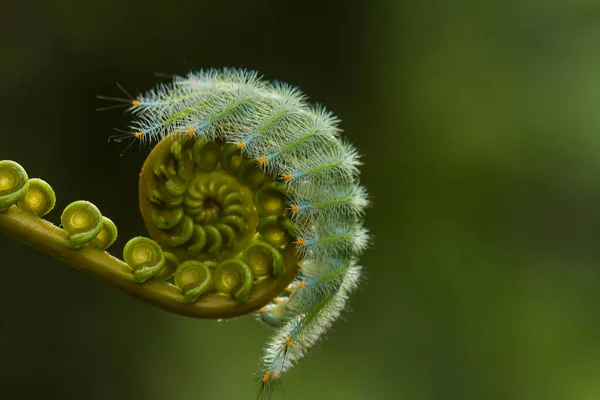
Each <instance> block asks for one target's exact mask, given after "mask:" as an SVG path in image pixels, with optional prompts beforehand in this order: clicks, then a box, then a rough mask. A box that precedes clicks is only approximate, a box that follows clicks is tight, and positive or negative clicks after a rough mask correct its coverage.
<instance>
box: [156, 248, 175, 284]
mask: <svg viewBox="0 0 600 400" xmlns="http://www.w3.org/2000/svg"><path fill="white" fill-rule="evenodd" d="M164 254H165V266H164V267H163V269H162V270H161V271H160V272H159V273H158V275H155V276H154V279H156V280H157V281H161V282H162V281H166V280H167V279H170V278H171V277H172V276H173V274H174V273H175V271H176V270H177V267H179V259H178V258H177V256H176V255H175V254H173V253H169V252H168V251H165V252H164Z"/></svg>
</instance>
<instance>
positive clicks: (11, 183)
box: [0, 160, 29, 212]
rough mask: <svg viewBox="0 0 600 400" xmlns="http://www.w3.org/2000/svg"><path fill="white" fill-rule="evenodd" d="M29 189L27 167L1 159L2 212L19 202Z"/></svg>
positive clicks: (0, 192)
mask: <svg viewBox="0 0 600 400" xmlns="http://www.w3.org/2000/svg"><path fill="white" fill-rule="evenodd" d="M28 190H29V177H28V176H27V172H25V169H24V168H23V167H21V165H19V164H18V163H16V162H14V161H10V160H3V161H0V212H3V211H6V210H8V208H9V207H10V206H12V205H14V204H17V202H18V201H19V200H21V199H22V198H23V197H24V196H25V194H26V193H27V191H28Z"/></svg>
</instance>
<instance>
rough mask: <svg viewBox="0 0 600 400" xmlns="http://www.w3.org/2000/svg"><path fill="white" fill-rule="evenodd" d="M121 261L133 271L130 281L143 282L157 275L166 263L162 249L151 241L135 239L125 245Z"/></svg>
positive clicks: (142, 238)
mask: <svg viewBox="0 0 600 400" xmlns="http://www.w3.org/2000/svg"><path fill="white" fill-rule="evenodd" d="M123 260H125V262H126V263H127V265H129V267H130V268H131V269H132V270H133V276H132V280H133V281H135V282H140V283H141V282H145V281H147V280H148V279H150V278H152V277H153V276H156V275H158V274H159V273H160V272H161V270H162V269H163V267H164V266H165V263H166V257H165V254H164V253H163V251H162V249H161V248H160V246H159V245H158V243H156V242H155V241H154V240H152V239H148V238H145V237H141V236H139V237H135V238H133V239H131V240H130V241H129V242H127V244H126V245H125V248H124V249H123Z"/></svg>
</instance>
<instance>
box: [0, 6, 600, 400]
mask: <svg viewBox="0 0 600 400" xmlns="http://www.w3.org/2000/svg"><path fill="white" fill-rule="evenodd" d="M599 38H600V2H598V1H595V0H587V1H583V0H579V1H576V0H572V1H568V0H563V1H559V0H554V1H552V0H547V1H543V0H520V1H519V0H498V1H484V0H472V1H447V0H429V1H414V0H412V1H404V0H395V1H394V0H388V1H379V2H377V1H358V0H356V1H343V2H342V1H340V2H322V1H318V0H308V1H302V2H291V1H283V0H280V1H275V0H270V1H250V0H245V1H217V0H214V1H201V0H193V1H158V0H144V1H126V0H125V1H124V0H104V1H94V2H91V1H89V2H88V1H81V0H56V1H42V0H37V1H35V0H30V1H23V0H2V1H0V159H7V158H8V159H14V160H16V161H18V162H20V163H21V164H23V166H25V168H26V169H27V170H28V172H29V173H30V175H31V176H35V177H42V178H43V179H45V180H47V181H48V182H50V183H52V185H53V187H54V188H55V190H56V191H57V194H58V205H57V210H55V211H54V212H53V213H52V214H50V215H49V217H48V218H49V219H50V220H52V221H54V222H58V220H59V215H60V211H59V210H61V209H62V208H64V207H65V206H66V205H67V204H68V203H69V202H71V201H73V200H77V199H88V200H90V201H93V202H94V203H95V204H97V205H98V206H99V207H100V209H101V210H102V211H103V213H104V214H106V215H107V216H109V217H110V218H112V219H113V220H114V221H115V222H116V223H117V225H118V226H119V228H120V234H121V235H120V239H119V241H118V242H117V244H116V245H115V246H114V247H113V252H114V253H117V254H119V253H120V249H121V248H122V246H123V244H124V243H125V241H126V239H127V238H130V237H133V236H137V235H139V234H143V233H144V228H143V223H142V221H141V217H140V216H139V215H138V212H137V205H136V196H137V195H136V185H137V174H138V171H139V167H140V165H141V163H142V161H143V158H144V155H145V154H146V153H147V151H148V149H140V148H139V147H138V146H137V145H134V146H132V147H131V148H130V149H129V150H127V151H125V153H124V155H123V156H121V153H122V152H123V150H124V148H125V144H124V143H121V144H115V143H107V137H108V136H109V135H111V134H114V133H115V132H114V131H113V128H114V127H119V128H124V127H125V126H126V124H127V121H128V118H127V116H124V115H122V112H121V111H119V110H117V111H110V112H101V113H99V112H96V111H95V108H97V107H101V106H104V105H107V104H105V103H102V102H101V101H99V100H97V99H96V98H95V96H96V95H99V94H102V95H109V96H110V95H112V96H119V95H121V94H120V92H119V90H118V88H117V87H116V85H115V82H116V81H118V82H120V83H122V84H123V85H124V86H125V87H126V88H128V89H130V90H131V91H132V92H136V91H137V90H146V89H148V88H150V87H152V86H153V85H154V84H155V83H156V82H157V81H158V80H159V79H160V78H157V77H156V76H154V73H156V72H160V73H180V74H184V73H186V72H188V71H189V70H193V69H199V68H204V67H221V66H236V67H244V68H251V69H257V70H259V71H261V72H262V73H263V74H265V76H266V77H267V78H268V79H279V80H283V81H287V82H290V83H293V84H295V85H297V86H299V87H300V88H302V89H303V90H304V91H305V92H306V93H307V94H308V95H309V96H310V97H311V99H313V100H314V101H318V102H320V103H323V104H325V105H327V107H328V108H330V109H331V110H332V111H334V112H335V113H336V114H337V115H338V116H339V117H340V118H341V119H342V120H343V123H342V127H343V128H344V130H345V132H346V135H347V136H348V137H349V138H350V139H351V140H352V141H353V142H354V143H355V144H356V146H357V147H358V148H359V150H360V151H361V153H362V154H363V155H364V162H365V165H364V168H363V181H364V183H365V185H366V186H367V187H368V189H369V191H370V193H371V194H372V196H373V198H374V204H375V206H374V208H373V209H371V210H369V212H368V215H367V226H368V227H369V228H370V229H371V231H372V233H373V237H374V240H373V242H374V246H373V247H372V249H370V250H369V251H368V252H367V253H366V254H365V256H364V258H363V265H364V266H365V269H366V274H367V280H366V281H365V284H364V285H362V287H361V288H360V290H359V291H358V293H357V294H356V295H355V296H354V298H353V301H352V303H351V308H352V309H351V312H348V313H347V314H346V315H345V318H344V321H342V322H340V323H338V324H337V325H336V326H335V329H334V330H333V331H332V332H331V333H330V334H329V335H327V339H328V340H326V341H325V342H323V343H322V344H321V345H319V346H317V347H316V348H315V349H314V350H313V351H312V352H311V353H310V354H309V356H308V358H307V359H306V360H305V361H304V362H302V363H301V364H300V365H299V366H298V367H297V368H295V369H294V370H293V371H292V372H291V373H290V374H289V376H288V377H287V378H286V380H285V384H284V395H282V393H281V391H279V392H278V393H277V395H278V396H277V398H286V399H288V400H292V399H308V398H310V399H332V400H337V399H348V400H362V399H367V400H379V399H403V400H483V399H485V400H487V399H507V400H512V399H515V400H531V399H533V400H537V399H543V400H554V399H556V400H596V399H598V398H600V316H599V315H598V312H597V310H598V304H599V300H600V298H599V297H600V296H599V293H600V290H599V289H600V264H599V262H600V251H599V250H598V245H597V243H598V233H599V232H600V211H599V205H598V204H599V200H600V157H598V154H599V153H600V151H599V150H600V112H599V109H600V101H599V100H600V50H599V48H600V47H599ZM0 267H1V271H2V273H1V276H2V285H1V287H2V290H1V291H0V398H2V399H29V398H36V399H101V400H104V399H132V400H137V399H149V400H154V399H156V400H163V399H175V400H180V399H181V400H188V399H209V400H212V399H225V400H229V399H233V400H237V399H242V400H243V399H251V398H252V396H253V394H254V387H253V384H252V382H251V380H252V378H253V376H252V374H253V372H254V371H255V370H256V368H257V365H258V360H259V357H260V354H261V348H262V346H263V343H264V341H265V339H266V338H267V336H268V335H269V331H268V329H266V328H264V327H262V326H261V325H259V324H258V323H257V322H256V321H254V320H253V318H252V317H245V318H240V319H236V320H231V321H225V322H220V323H218V322H216V321H202V320H193V319H186V318H183V317H179V316H175V315H170V314H168V313H166V312H163V311H160V310H158V309H154V308H152V307H150V306H147V305H146V304H144V303H141V302H138V301H137V300H134V299H131V298H129V297H127V296H125V295H123V294H121V293H120V292H118V291H116V290H114V289H112V288H110V287H106V286H105V285H104V284H103V283H102V282H100V281H97V280H94V279H92V278H90V277H88V276H85V275H82V274H80V273H79V272H76V271H74V270H72V269H70V268H69V267H67V266H65V265H62V264H60V263H59V262H57V261H55V260H54V259H51V258H49V257H47V256H46V255H44V254H41V253H37V252H35V251H33V250H30V249H29V248H27V247H25V246H23V245H21V244H18V243H16V242H13V241H11V240H9V239H8V238H7V237H6V236H0Z"/></svg>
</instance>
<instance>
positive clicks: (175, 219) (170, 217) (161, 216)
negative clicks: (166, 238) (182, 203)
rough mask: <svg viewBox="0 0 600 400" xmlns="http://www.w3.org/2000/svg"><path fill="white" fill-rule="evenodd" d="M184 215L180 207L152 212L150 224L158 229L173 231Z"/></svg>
mask: <svg viewBox="0 0 600 400" xmlns="http://www.w3.org/2000/svg"><path fill="white" fill-rule="evenodd" d="M184 215H185V213H184V211H183V208H181V207H178V208H169V209H166V210H164V209H163V210H160V211H154V212H153V213H152V223H154V225H155V226H156V227H157V228H159V229H173V228H175V227H176V226H177V225H179V223H180V222H181V220H182V219H183V216H184Z"/></svg>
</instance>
